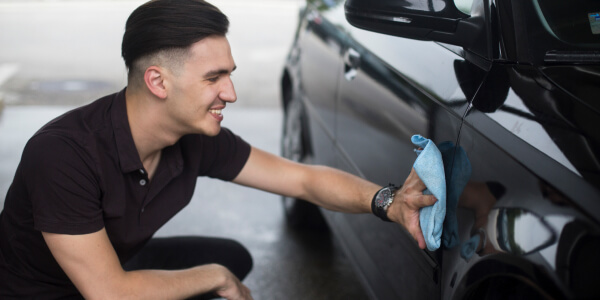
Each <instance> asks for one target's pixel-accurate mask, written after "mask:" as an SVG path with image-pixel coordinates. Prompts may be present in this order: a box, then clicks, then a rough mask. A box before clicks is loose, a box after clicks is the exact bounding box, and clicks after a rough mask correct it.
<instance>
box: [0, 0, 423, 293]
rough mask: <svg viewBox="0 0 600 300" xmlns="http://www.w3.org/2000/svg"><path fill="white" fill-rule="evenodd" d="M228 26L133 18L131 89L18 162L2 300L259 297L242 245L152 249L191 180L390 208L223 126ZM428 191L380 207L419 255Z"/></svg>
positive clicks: (209, 18) (64, 122)
mask: <svg viewBox="0 0 600 300" xmlns="http://www.w3.org/2000/svg"><path fill="white" fill-rule="evenodd" d="M227 28H228V21H227V18H226V17H225V16H224V15H223V14H222V13H221V12H220V11H219V10H218V9H217V8H215V7H214V6H212V5H210V4H208V3H206V2H203V1H200V0H155V1H150V2H148V3H146V4H144V5H142V6H140V7H139V8H138V9H136V10H135V11H134V12H133V13H132V14H131V16H130V17H129V19H128V21H127V24H126V31H125V34H124V37H123V44H122V55H123V58H124V60H125V64H126V66H127V68H128V72H129V74H128V86H127V88H126V89H124V90H123V91H121V92H119V93H116V94H113V95H109V96H106V97H104V98H101V99H98V100H97V101H95V102H93V103H91V104H89V105H87V106H84V107H81V108H78V109H75V110H73V111H71V112H68V113H66V114H65V115H63V116H60V117H58V118H57V119H55V120H53V121H51V122H50V123H48V124H47V125H45V126H44V127H43V128H42V129H40V130H39V131H38V132H37V133H36V134H35V135H34V136H33V137H32V138H31V139H30V141H29V142H28V144H27V145H26V147H25V150H24V151H23V156H22V159H21V162H20V164H19V167H18V169H17V172H16V174H15V178H14V181H13V184H12V185H11V187H10V189H9V191H8V193H7V197H6V201H5V207H4V210H3V212H2V214H1V215H0V276H1V277H0V298H10V297H15V298H23V297H27V298H68V297H75V298H79V297H85V298H92V299H95V298H102V299H126V298H140V299H167V298H168V299H171V298H189V297H193V296H197V295H208V296H210V295H211V294H212V295H218V296H220V297H223V298H226V299H251V295H250V291H249V290H248V288H247V287H245V286H244V285H243V284H242V283H241V282H240V279H242V278H243V277H244V276H245V275H246V274H247V273H248V272H249V271H250V268H251V266H252V261H251V258H250V255H249V254H248V252H247V251H246V250H245V249H244V248H243V247H242V246H241V245H239V244H238V243H236V242H234V241H230V240H224V239H212V238H201V237H185V238H170V239H152V235H153V234H154V232H156V230H158V228H159V227H160V226H162V225H163V224H164V223H166V222H167V221H168V220H169V219H170V218H171V217H172V216H173V215H175V214H176V213H177V212H178V211H179V210H180V209H182V208H183V207H184V206H185V205H186V204H187V203H188V202H189V201H190V199H191V196H192V193H193V191H194V189H195V184H196V177H197V176H211V177H215V178H219V179H222V180H228V181H233V182H235V183H238V184H242V185H246V186H250V187H254V188H258V189H261V190H265V191H269V192H273V193H278V194H282V195H287V196H291V197H297V198H302V199H306V200H308V201H311V202H313V203H315V204H317V205H320V206H322V207H325V208H327V209H331V210H337V211H343V212H349V213H369V212H371V211H372V204H373V200H374V199H375V198H376V197H374V195H376V194H377V195H380V196H381V197H384V196H383V194H382V193H379V192H378V191H380V190H382V188H381V187H380V186H377V185H375V184H373V183H370V182H368V181H365V180H363V179H361V178H358V177H356V176H353V175H350V174H347V173H344V172H341V171H338V170H335V169H332V168H327V167H319V166H307V165H302V164H298V163H294V162H291V161H288V160H285V159H283V158H280V157H277V156H274V155H271V154H269V153H267V152H264V151H261V150H259V149H256V148H253V147H251V146H250V145H248V144H247V143H246V142H244V141H243V140H242V139H240V138H239V137H237V136H235V135H234V134H233V133H231V132H230V131H229V130H227V129H224V128H221V126H220V123H221V121H222V119H223V115H222V111H223V109H225V107H226V105H227V104H230V103H233V102H235V101H236V94H235V91H234V88H233V84H232V82H231V79H230V75H231V73H232V72H233V71H234V70H235V68H236V66H235V63H234V61H233V58H232V56H231V50H230V47H229V43H228V41H227V39H226V37H225V34H226V33H227ZM424 188H425V187H424V185H423V183H422V182H421V181H420V179H419V178H418V176H417V175H416V174H415V173H414V171H413V172H411V174H410V175H409V177H408V179H407V180H406V182H405V184H404V185H403V186H402V189H400V190H399V191H397V192H396V194H395V195H394V196H391V197H390V198H389V199H383V200H391V199H393V202H392V204H391V205H389V206H381V205H375V206H374V212H375V213H376V214H378V215H379V216H380V217H382V218H384V219H385V218H386V217H389V219H391V220H392V221H394V222H397V223H399V224H402V225H403V226H404V227H405V228H406V229H407V230H408V231H409V232H410V233H411V234H412V236H413V237H414V238H415V239H416V240H417V242H418V244H419V247H421V248H424V247H425V242H424V239H423V235H422V233H421V230H420V227H419V223H418V209H419V208H420V207H423V206H427V205H432V204H433V203H434V202H435V199H434V198H433V197H432V196H425V195H423V194H422V191H423V190H424ZM384 190H385V189H384ZM392 197H393V198H392ZM384 198H385V197H384ZM379 204H380V203H379Z"/></svg>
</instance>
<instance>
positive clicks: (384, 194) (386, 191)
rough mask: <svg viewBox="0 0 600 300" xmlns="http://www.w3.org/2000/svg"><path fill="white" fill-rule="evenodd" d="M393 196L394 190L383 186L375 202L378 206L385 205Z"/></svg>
mask: <svg viewBox="0 0 600 300" xmlns="http://www.w3.org/2000/svg"><path fill="white" fill-rule="evenodd" d="M391 196H392V191H390V188H388V187H386V188H383V189H382V190H381V191H379V193H378V194H377V198H375V204H376V205H377V207H385V206H386V205H387V204H388V202H389V201H390V198H391Z"/></svg>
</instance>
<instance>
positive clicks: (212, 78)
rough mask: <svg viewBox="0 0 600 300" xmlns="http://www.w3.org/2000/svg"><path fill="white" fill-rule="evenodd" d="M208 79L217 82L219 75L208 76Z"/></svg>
mask: <svg viewBox="0 0 600 300" xmlns="http://www.w3.org/2000/svg"><path fill="white" fill-rule="evenodd" d="M206 80H208V81H210V82H217V80H219V76H216V77H210V78H208V79H206Z"/></svg>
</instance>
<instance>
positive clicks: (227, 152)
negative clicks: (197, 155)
mask: <svg viewBox="0 0 600 300" xmlns="http://www.w3.org/2000/svg"><path fill="white" fill-rule="evenodd" d="M205 138H206V140H205V143H203V147H202V154H201V155H202V163H201V168H200V174H199V175H201V176H202V175H204V176H209V177H213V178H218V179H221V180H225V181H231V180H233V179H234V178H235V177H237V175H238V174H239V173H240V172H241V171H242V168H243V167H244V165H246V162H247V161H248V157H249V156H250V145H249V144H248V143H247V142H246V141H244V140H243V139H242V138H240V137H239V136H237V135H235V134H233V133H232V132H231V131H230V130H229V129H227V128H222V129H221V131H220V132H219V134H218V135H216V136H214V137H205Z"/></svg>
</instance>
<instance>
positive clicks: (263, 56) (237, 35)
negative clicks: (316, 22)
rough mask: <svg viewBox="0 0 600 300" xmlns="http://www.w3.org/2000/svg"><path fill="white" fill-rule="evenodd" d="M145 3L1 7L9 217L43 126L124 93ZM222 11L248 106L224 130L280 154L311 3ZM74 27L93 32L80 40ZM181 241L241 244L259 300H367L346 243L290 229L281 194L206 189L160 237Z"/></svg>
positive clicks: (216, 184) (235, 111)
mask: <svg viewBox="0 0 600 300" xmlns="http://www.w3.org/2000/svg"><path fill="white" fill-rule="evenodd" d="M141 2H143V1H114V0H113V1H111V0H105V1H94V0H85V1H75V0H70V1H69V0H63V1H60V0H58V1H57V0H55V1H43V0H39V1H35V0H30V1H22V2H20V1H10V0H0V28H2V29H3V30H2V31H0V44H2V45H11V47H2V48H0V99H2V100H0V102H4V109H0V195H1V196H0V208H2V207H3V206H4V195H6V191H7V189H8V187H9V185H10V182H11V181H12V176H13V175H14V172H15V169H16V167H17V164H18V162H19V159H20V155H21V151H22V149H23V147H24V145H25V143H26V141H27V140H28V138H29V137H30V136H31V135H32V134H33V133H34V132H35V131H36V130H37V129H38V128H39V127H41V126H42V125H43V124H45V123H46V122H47V121H49V120H51V119H52V118H54V117H56V116H58V115H60V114H62V113H64V112H66V111H68V110H69V109H72V108H74V107H76V106H79V105H82V104H85V103H89V102H90V101H92V100H94V99H96V98H98V97H100V96H103V95H105V94H108V93H112V92H115V91H118V90H120V89H121V88H122V87H123V86H124V85H125V75H124V74H125V73H124V72H125V71H124V67H123V66H122V61H121V59H120V57H119V53H120V52H119V48H118V47H119V43H120V37H121V36H120V35H121V34H122V33H120V31H122V27H123V26H124V25H123V24H124V18H125V17H126V16H127V15H128V14H129V12H130V11H131V10H132V9H133V8H135V7H136V6H137V5H139V4H140V3H141ZM211 2H212V3H214V4H216V5H217V6H218V7H220V8H221V9H222V10H223V11H224V12H225V13H226V14H227V15H228V16H229V18H230V21H231V29H230V34H229V35H228V38H229V40H230V43H231V45H232V49H233V55H234V59H235V60H236V64H237V66H238V70H236V72H235V74H234V77H233V79H234V83H235V86H236V90H237V94H238V102H237V103H235V104H233V105H230V106H228V107H227V109H226V110H225V111H224V112H223V113H224V116H225V120H224V121H223V126H225V127H228V128H230V129H232V130H233V131H234V132H235V133H237V134H238V135H240V136H242V137H243V138H244V139H245V140H247V141H248V142H249V143H250V144H252V145H254V146H256V147H258V148H262V149H264V150H266V151H269V152H272V153H276V154H279V140H280V135H281V125H280V124H281V123H282V113H281V110H280V106H279V100H278V99H279V87H278V82H279V76H280V74H281V68H282V66H283V61H284V58H285V54H286V52H287V50H288V49H289V47H290V45H291V41H292V37H293V30H294V28H295V22H296V20H297V14H298V8H299V7H300V4H301V2H299V1H292V0H280V1H277V0H266V1H239V0H229V1H228V0H220V1H211ZM85 3H88V4H89V5H86V4H85ZM61 20H62V21H61ZM71 22H78V23H79V24H83V25H81V26H80V27H79V28H78V29H77V30H75V31H69V30H72V29H69V28H72V24H70V23H71ZM121 22H122V23H121ZM97 24H102V26H97ZM88 27H89V28H88ZM5 28H11V30H4V29H5ZM83 28H86V29H85V30H84V29H83ZM115 32H118V34H116V38H115ZM59 33H60V34H59ZM257 33H260V34H257ZM65 34H66V36H65ZM90 36H92V37H93V38H90ZM236 49H237V50H236ZM90 57H91V58H93V59H89V58H90ZM175 235H206V236H220V237H229V238H234V239H237V240H239V241H240V242H241V243H242V244H244V245H245V246H246V247H247V248H248V249H249V250H250V252H251V254H252V255H253V258H254V269H253V271H252V272H251V273H250V275H249V276H248V278H246V280H245V281H244V283H245V284H246V285H247V286H248V287H249V288H250V289H251V290H252V291H253V296H254V298H255V299H292V300H293V299H366V298H367V297H366V295H365V293H364V291H363V290H362V288H361V287H360V284H359V282H358V279H357V275H355V274H354V272H353V270H352V268H351V266H350V264H349V262H348V260H347V259H346V257H345V256H344V254H343V253H342V250H341V246H340V245H339V244H338V242H337V241H336V240H335V238H334V237H332V236H331V235H330V234H329V232H327V231H326V230H325V231H320V232H310V231H297V230H292V229H290V228H288V227H287V226H286V224H285V219H284V215H283V207H282V205H281V202H280V197H279V196H277V195H273V194H269V193H265V192H262V191H258V190H254V189H250V188H246V187H241V186H237V185H235V184H231V183H226V182H222V181H219V180H214V179H210V178H199V179H198V184H197V188H196V193H195V195H194V198H193V200H192V202H191V203H190V205H189V206H188V207H187V208H185V209H184V210H183V211H182V212H181V213H179V214H178V215H177V216H175V217H174V218H173V219H172V220H171V221H169V222H168V223H167V224H166V225H165V226H164V227H163V228H162V229H161V230H160V231H159V232H158V233H157V236H175Z"/></svg>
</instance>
